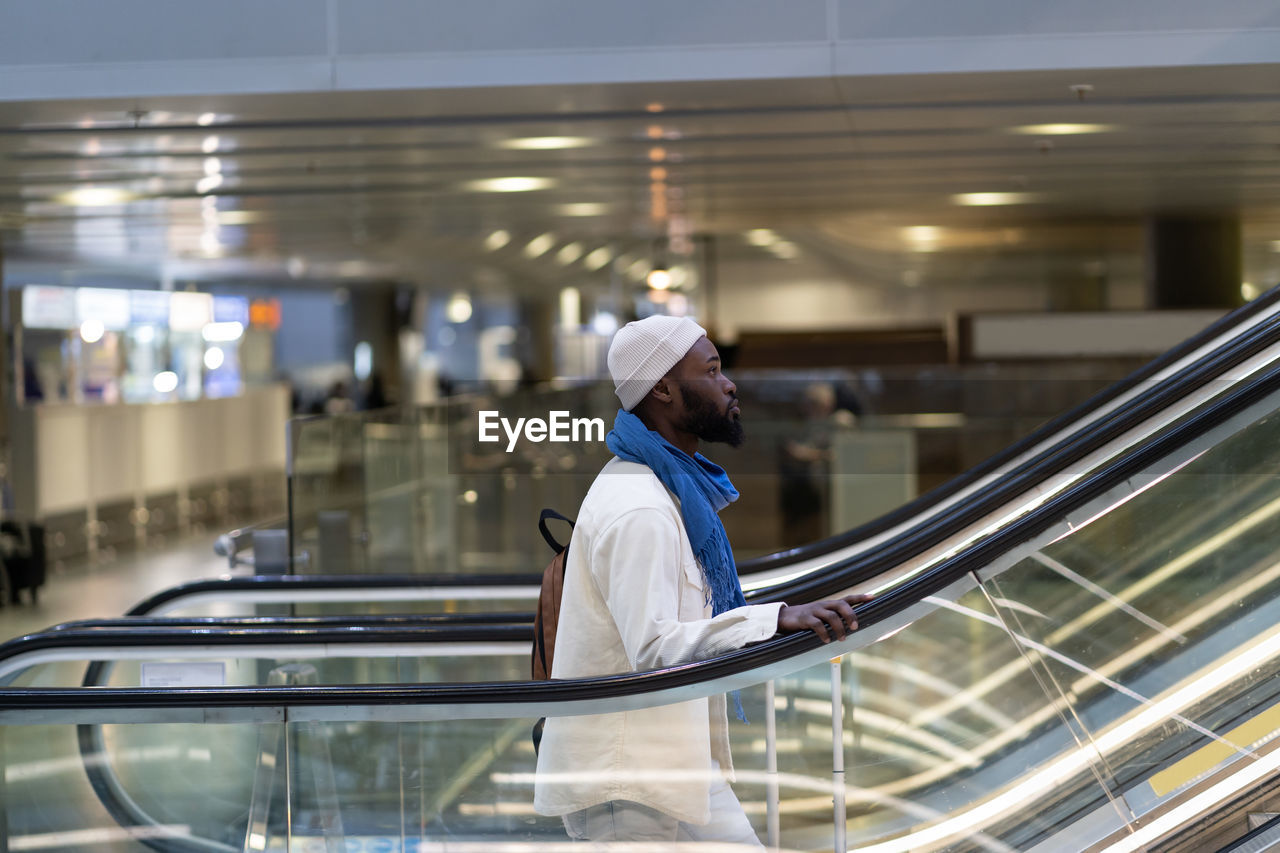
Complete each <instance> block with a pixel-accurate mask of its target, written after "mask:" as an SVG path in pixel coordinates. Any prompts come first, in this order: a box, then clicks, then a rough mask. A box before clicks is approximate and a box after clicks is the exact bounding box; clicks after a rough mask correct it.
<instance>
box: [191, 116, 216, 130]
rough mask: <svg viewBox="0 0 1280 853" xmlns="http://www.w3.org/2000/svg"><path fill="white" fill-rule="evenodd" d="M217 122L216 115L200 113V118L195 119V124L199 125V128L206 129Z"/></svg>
mask: <svg viewBox="0 0 1280 853" xmlns="http://www.w3.org/2000/svg"><path fill="white" fill-rule="evenodd" d="M217 120H218V114H217V113H201V114H200V117H199V118H198V119H196V124H198V125H200V126H201V127H208V126H209V125H211V124H213V123H214V122H215V121H217Z"/></svg>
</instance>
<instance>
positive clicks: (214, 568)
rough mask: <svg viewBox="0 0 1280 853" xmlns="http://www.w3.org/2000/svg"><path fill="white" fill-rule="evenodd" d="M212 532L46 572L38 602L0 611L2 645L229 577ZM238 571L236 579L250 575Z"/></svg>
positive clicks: (120, 613)
mask: <svg viewBox="0 0 1280 853" xmlns="http://www.w3.org/2000/svg"><path fill="white" fill-rule="evenodd" d="M216 536H217V534H216V533H209V532H205V533H202V534H200V535H198V536H190V537H188V538H185V539H180V540H171V541H170V542H169V543H167V544H166V545H164V546H159V547H158V546H152V547H149V548H146V549H143V550H139V551H135V552H132V553H121V554H119V555H118V556H116V557H115V558H114V559H112V560H110V561H105V560H104V561H99V562H98V563H96V564H90V563H88V562H87V561H81V562H77V563H68V564H66V565H64V566H62V567H61V568H58V569H55V568H53V567H51V568H50V569H49V573H48V577H47V579H46V581H45V584H44V586H43V587H41V588H40V598H39V601H38V602H37V603H36V604H31V603H30V600H29V598H28V593H27V592H26V591H25V590H24V591H23V593H22V603H21V604H8V603H6V604H4V606H3V607H0V642H4V641H6V640H10V639H13V638H14V637H20V636H22V635H24V634H30V633H32V632H33V631H39V630H41V629H43V628H47V627H49V626H50V625H56V624H58V623H60V622H68V621H71V620H76V619H104V618H105V619H109V618H112V617H115V616H123V615H124V613H125V611H127V610H128V609H129V608H131V607H133V606H134V605H135V604H137V603H138V602H139V601H142V599H144V598H146V597H147V596H149V595H151V594H152V593H154V592H158V591H159V590H162V589H165V588H166V587H170V586H173V585H174V584H179V583H183V582H185V581H192V580H198V579H200V578H212V577H218V576H220V575H227V574H230V573H231V572H230V571H229V569H228V567H227V560H226V558H225V557H219V556H218V555H217V554H215V553H214V552H213V542H214V539H215V538H216ZM248 573H249V570H248V569H246V568H237V569H236V570H235V572H234V574H248Z"/></svg>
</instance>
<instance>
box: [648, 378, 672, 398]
mask: <svg viewBox="0 0 1280 853" xmlns="http://www.w3.org/2000/svg"><path fill="white" fill-rule="evenodd" d="M649 393H650V394H651V395H653V396H654V397H655V398H657V399H658V400H659V401H660V402H662V403H670V402H671V400H672V395H671V383H670V381H669V380H668V378H667V377H666V376H664V377H662V378H661V379H659V380H658V381H657V382H655V383H653V387H652V388H650V389H649Z"/></svg>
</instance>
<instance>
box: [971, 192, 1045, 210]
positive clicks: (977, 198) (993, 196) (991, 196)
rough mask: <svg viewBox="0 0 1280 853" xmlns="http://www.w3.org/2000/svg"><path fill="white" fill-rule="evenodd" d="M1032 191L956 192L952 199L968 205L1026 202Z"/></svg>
mask: <svg viewBox="0 0 1280 853" xmlns="http://www.w3.org/2000/svg"><path fill="white" fill-rule="evenodd" d="M1032 198H1033V196H1032V195H1031V193H956V194H955V195H953V196H952V197H951V200H952V201H953V202H955V203H956V204H961V205H965V206H967V207H986V206H989V205H997V204H1026V203H1027V202H1029V201H1031V200H1032Z"/></svg>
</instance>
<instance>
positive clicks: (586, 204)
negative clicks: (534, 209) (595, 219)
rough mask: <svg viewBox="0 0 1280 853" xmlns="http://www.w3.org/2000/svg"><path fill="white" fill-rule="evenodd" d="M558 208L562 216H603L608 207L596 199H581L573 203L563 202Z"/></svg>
mask: <svg viewBox="0 0 1280 853" xmlns="http://www.w3.org/2000/svg"><path fill="white" fill-rule="evenodd" d="M557 209H558V210H559V211H560V215H561V216H602V215H603V214H604V212H605V211H606V210H607V209H608V208H607V207H606V206H605V205H603V204H601V203H599V202H595V201H579V202H574V203H573V204H562V205H560V207H559V208H557Z"/></svg>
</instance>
